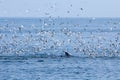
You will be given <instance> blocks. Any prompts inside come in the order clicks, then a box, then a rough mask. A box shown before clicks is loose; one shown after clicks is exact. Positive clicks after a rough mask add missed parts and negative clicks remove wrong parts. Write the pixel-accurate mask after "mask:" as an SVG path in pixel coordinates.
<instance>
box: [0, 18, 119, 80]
mask: <svg viewBox="0 0 120 80" xmlns="http://www.w3.org/2000/svg"><path fill="white" fill-rule="evenodd" d="M65 51H66V52H68V53H69V54H70V55H72V56H71V57H65V54H64V52H65ZM119 67H120V19H119V18H0V80H56V79H57V80H119V79H120V68H119Z"/></svg>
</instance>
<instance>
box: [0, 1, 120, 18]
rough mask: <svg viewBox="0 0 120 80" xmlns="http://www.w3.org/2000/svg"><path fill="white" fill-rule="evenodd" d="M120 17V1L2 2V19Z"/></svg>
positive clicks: (0, 4) (0, 10)
mask: <svg viewBox="0 0 120 80" xmlns="http://www.w3.org/2000/svg"><path fill="white" fill-rule="evenodd" d="M50 16H51V17H120V0H0V17H50Z"/></svg>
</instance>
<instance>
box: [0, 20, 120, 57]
mask: <svg viewBox="0 0 120 80" xmlns="http://www.w3.org/2000/svg"><path fill="white" fill-rule="evenodd" d="M40 21H41V23H40V24H41V26H36V25H35V24H32V25H31V26H29V27H26V26H24V24H21V25H19V26H15V24H14V25H12V26H10V25H9V24H6V25H4V26H1V25H0V55H30V54H34V55H36V54H37V55H38V54H47V55H65V56H71V55H75V56H119V55H120V32H119V31H118V32H114V31H113V29H114V28H113V27H111V28H110V31H111V32H105V31H103V30H102V27H101V29H96V30H97V32H94V31H93V32H92V31H89V30H88V28H89V26H85V27H83V29H82V31H79V30H78V31H76V28H77V29H79V28H80V27H81V26H80V24H72V23H71V24H70V23H65V22H61V23H60V22H59V23H54V22H51V23H47V21H46V22H45V21H42V20H40ZM51 21H52V20H51ZM89 23H91V21H89ZM16 24H17V23H16ZM66 25H68V27H66ZM52 26H54V27H52ZM70 26H72V27H70ZM87 30H88V31H87Z"/></svg>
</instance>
